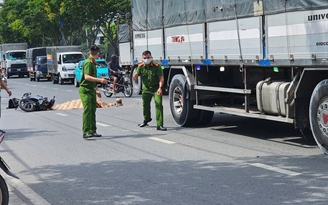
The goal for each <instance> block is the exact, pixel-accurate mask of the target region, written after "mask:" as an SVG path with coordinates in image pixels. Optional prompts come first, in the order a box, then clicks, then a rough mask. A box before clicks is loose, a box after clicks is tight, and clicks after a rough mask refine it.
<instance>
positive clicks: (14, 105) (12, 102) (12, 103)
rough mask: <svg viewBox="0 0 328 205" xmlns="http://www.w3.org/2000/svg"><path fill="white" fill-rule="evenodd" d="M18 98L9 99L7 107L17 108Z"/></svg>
mask: <svg viewBox="0 0 328 205" xmlns="http://www.w3.org/2000/svg"><path fill="white" fill-rule="evenodd" d="M18 101H19V100H18V99H17V98H10V99H9V101H8V107H7V109H13V108H15V109H17V108H18Z"/></svg>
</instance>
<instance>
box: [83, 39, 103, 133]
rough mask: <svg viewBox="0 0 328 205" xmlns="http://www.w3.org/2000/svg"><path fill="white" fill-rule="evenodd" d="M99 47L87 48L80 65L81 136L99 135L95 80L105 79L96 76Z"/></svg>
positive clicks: (97, 94) (98, 93)
mask: <svg viewBox="0 0 328 205" xmlns="http://www.w3.org/2000/svg"><path fill="white" fill-rule="evenodd" d="M99 54H100V52H99V47H98V46H96V45H92V46H91V47H90V50H89V57H88V58H87V59H86V60H85V61H84V63H83V67H82V79H81V83H80V87H79V94H80V98H81V101H82V104H83V109H84V111H83V115H82V132H83V138H84V139H87V138H90V137H101V135H100V134H97V132H96V130H97V127H96V103H97V96H98V97H99V98H100V97H101V94H100V92H99V90H98V87H97V82H99V83H102V84H105V83H107V80H106V79H104V78H97V69H96V61H95V59H97V58H98V57H99Z"/></svg>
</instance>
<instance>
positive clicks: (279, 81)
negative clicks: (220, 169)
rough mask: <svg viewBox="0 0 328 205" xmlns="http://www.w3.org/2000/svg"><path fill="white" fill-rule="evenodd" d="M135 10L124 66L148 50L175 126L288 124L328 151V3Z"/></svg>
mask: <svg viewBox="0 0 328 205" xmlns="http://www.w3.org/2000/svg"><path fill="white" fill-rule="evenodd" d="M131 3H132V12H131V13H132V21H131V20H130V21H127V23H126V24H119V36H122V38H120V42H119V48H120V49H121V51H120V58H121V59H124V60H121V64H122V66H132V67H134V68H136V67H137V64H138V62H139V61H140V60H141V53H142V52H143V51H144V50H150V51H151V52H152V56H153V59H154V60H155V61H157V62H159V63H161V64H162V66H163V67H164V77H165V80H166V90H167V92H168V94H169V104H170V109H171V114H172V117H173V120H174V121H175V123H176V124H177V125H178V126H196V125H204V124H206V123H209V122H210V121H211V120H212V117H213V113H214V112H219V113H227V114H232V115H239V116H245V117H252V118H258V119H266V120H272V121H278V122H285V123H290V124H291V125H293V126H294V127H295V128H296V129H299V130H301V131H306V130H311V132H309V133H311V137H312V136H313V137H314V139H315V141H316V142H317V144H318V146H319V147H320V148H321V149H322V150H323V151H324V152H325V153H326V154H328V37H327V36H328V30H327V28H328V2H327V0H312V1H298V0H284V1H280V0H238V1H237V0H220V1H217V0H206V1H203V0H179V1H176V0H132V1H131ZM124 36H127V37H125V38H123V37H124ZM121 39H122V40H121ZM130 48H131V52H129V51H130ZM127 58H128V59H127ZM140 84H141V83H140V81H136V82H134V89H135V90H140ZM303 133H306V132H303Z"/></svg>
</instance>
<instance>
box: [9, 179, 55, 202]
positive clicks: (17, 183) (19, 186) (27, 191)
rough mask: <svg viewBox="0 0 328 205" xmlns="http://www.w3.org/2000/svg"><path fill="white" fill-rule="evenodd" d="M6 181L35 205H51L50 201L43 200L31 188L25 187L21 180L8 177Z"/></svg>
mask: <svg viewBox="0 0 328 205" xmlns="http://www.w3.org/2000/svg"><path fill="white" fill-rule="evenodd" d="M6 181H7V182H8V183H9V184H10V185H11V186H12V187H14V188H15V189H16V190H18V191H19V192H20V193H21V194H22V195H23V196H25V197H26V198H27V199H28V200H29V201H30V202H32V204H34V205H48V204H49V205H50V203H49V202H48V201H46V200H45V199H44V198H42V197H41V196H40V195H39V194H37V193H36V192H34V191H33V190H32V189H31V188H30V187H28V186H27V185H25V184H24V183H23V182H22V181H21V180H19V179H15V178H9V177H6Z"/></svg>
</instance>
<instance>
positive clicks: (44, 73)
mask: <svg viewBox="0 0 328 205" xmlns="http://www.w3.org/2000/svg"><path fill="white" fill-rule="evenodd" d="M34 71H35V78H36V80H37V81H39V80H40V79H48V80H51V75H48V68H47V56H36V57H35V66H34Z"/></svg>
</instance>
